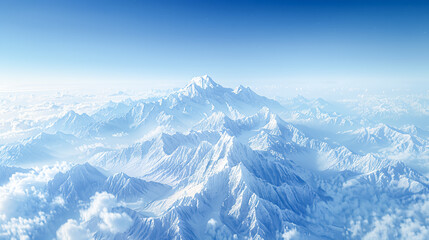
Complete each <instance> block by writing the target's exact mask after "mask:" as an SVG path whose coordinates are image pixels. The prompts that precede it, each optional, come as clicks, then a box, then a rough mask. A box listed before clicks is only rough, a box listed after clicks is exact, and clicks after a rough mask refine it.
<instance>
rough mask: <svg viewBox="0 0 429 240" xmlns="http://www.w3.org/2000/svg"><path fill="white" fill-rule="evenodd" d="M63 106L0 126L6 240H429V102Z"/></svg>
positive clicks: (245, 90) (187, 100) (218, 94)
mask: <svg viewBox="0 0 429 240" xmlns="http://www.w3.org/2000/svg"><path fill="white" fill-rule="evenodd" d="M0 97H2V98H3V99H4V100H2V101H1V102H0V104H4V106H5V109H6V107H7V106H9V105H10V104H11V101H10V100H8V96H3V95H2V96H0ZM9 97H10V96H9ZM16 98H17V96H15V99H16ZM34 98H37V96H35V97H34ZM54 99H57V100H56V102H54V103H53V100H49V99H48V100H47V99H45V98H41V100H40V102H42V103H40V104H39V105H31V107H32V108H30V107H27V108H26V107H25V106H30V105H29V104H27V105H25V104H22V105H23V106H22V107H21V108H22V109H24V110H23V111H25V112H27V111H28V112H29V113H28V114H22V113H21V112H19V111H18V113H21V114H18V113H17V114H16V116H13V114H12V113H13V109H11V111H10V112H11V113H9V114H5V115H3V117H2V118H1V119H0V131H1V132H0V140H1V141H0V239H428V238H429V179H428V176H429V163H428V160H429V144H428V143H429V130H428V129H429V125H428V123H429V98H428V97H427V96H413V97H409V96H407V97H403V98H401V97H392V98H388V97H383V96H370V97H366V98H357V99H343V100H340V101H332V102H331V101H327V100H324V99H321V98H316V99H307V98H304V97H303V96H298V97H295V98H292V99H287V100H283V101H276V100H273V99H270V98H267V97H264V96H261V95H258V94H257V93H255V92H254V91H253V90H252V89H250V88H249V87H244V86H241V85H240V86H239V87H237V88H235V89H232V88H227V87H223V86H221V85H220V84H218V83H216V82H215V81H213V80H212V79H211V78H210V77H209V76H207V75H205V76H201V77H195V78H193V79H192V80H191V81H190V82H189V83H188V84H187V85H186V86H184V87H183V88H181V89H178V90H174V91H169V92H167V93H165V94H161V95H160V94H158V95H157V96H150V97H141V96H140V95H139V96H138V97H135V98H130V97H129V96H128V95H125V94H117V95H109V96H107V97H106V98H105V99H103V101H100V100H94V98H93V97H92V96H90V95H88V96H86V98H85V97H82V96H81V97H76V98H73V97H72V96H70V95H60V96H55V98H54ZM58 99H60V100H58ZM113 100H114V101H113ZM91 101H92V102H91ZM2 106H3V105H2ZM36 113H38V114H39V115H38V116H37V117H36V115H35V114H36ZM42 113H43V114H42Z"/></svg>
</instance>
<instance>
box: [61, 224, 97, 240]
mask: <svg viewBox="0 0 429 240" xmlns="http://www.w3.org/2000/svg"><path fill="white" fill-rule="evenodd" d="M90 237H91V235H90V233H89V231H88V230H87V229H84V228H83V227H82V226H81V225H80V224H78V223H77V222H76V221H75V220H73V219H69V220H68V221H67V222H66V223H64V224H63V225H62V226H61V227H60V228H59V229H58V231H57V238H58V240H88V239H90Z"/></svg>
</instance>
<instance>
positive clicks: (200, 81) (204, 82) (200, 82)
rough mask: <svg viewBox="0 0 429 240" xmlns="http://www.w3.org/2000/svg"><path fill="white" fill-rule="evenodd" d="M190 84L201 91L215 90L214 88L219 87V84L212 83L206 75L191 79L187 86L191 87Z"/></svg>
mask: <svg viewBox="0 0 429 240" xmlns="http://www.w3.org/2000/svg"><path fill="white" fill-rule="evenodd" d="M192 84H194V85H196V86H198V87H200V88H202V89H207V88H215V87H217V86H219V84H217V83H216V82H214V81H213V79H212V78H211V77H209V76H208V75H204V76H201V77H194V78H192V80H191V82H190V84H189V85H192Z"/></svg>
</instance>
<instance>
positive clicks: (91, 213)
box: [57, 192, 133, 239]
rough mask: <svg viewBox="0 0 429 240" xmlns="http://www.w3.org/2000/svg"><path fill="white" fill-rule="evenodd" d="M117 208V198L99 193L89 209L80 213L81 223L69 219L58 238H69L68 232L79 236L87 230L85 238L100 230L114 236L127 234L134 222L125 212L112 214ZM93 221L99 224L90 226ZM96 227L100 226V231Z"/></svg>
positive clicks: (92, 200)
mask: <svg viewBox="0 0 429 240" xmlns="http://www.w3.org/2000/svg"><path fill="white" fill-rule="evenodd" d="M117 206H118V204H117V202H116V199H115V196H113V195H112V194H109V193H106V192H101V193H99V192H97V193H95V194H94V196H92V197H91V203H90V204H89V207H88V208H87V209H83V210H81V211H80V222H79V223H78V222H76V221H75V220H72V219H69V220H68V221H67V223H65V224H64V225H63V226H61V227H60V228H59V229H58V231H57V236H59V235H61V234H62V235H61V236H66V237H67V236H69V235H67V233H69V231H68V230H70V231H72V233H75V232H76V233H77V234H80V233H82V231H81V230H85V236H88V235H92V234H93V233H95V232H97V231H99V230H101V231H105V232H110V233H112V234H116V233H122V232H125V231H127V230H128V229H129V228H130V227H131V225H132V224H133V220H132V219H131V217H130V216H128V215H127V214H126V213H124V212H123V213H116V212H111V210H112V209H113V208H115V207H117ZM93 221H95V222H98V224H96V225H93V224H88V223H89V222H93ZM90 225H91V226H90ZM94 226H98V228H99V229H97V228H95V227H94ZM60 239H74V238H60Z"/></svg>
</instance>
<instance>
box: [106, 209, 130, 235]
mask: <svg viewBox="0 0 429 240" xmlns="http://www.w3.org/2000/svg"><path fill="white" fill-rule="evenodd" d="M100 218H101V220H102V221H103V222H102V223H100V225H99V226H100V228H101V229H102V230H105V231H110V232H111V233H122V232H125V231H127V230H128V229H129V228H130V227H131V225H132V224H133V220H132V219H131V218H130V217H129V216H128V215H127V214H126V213H113V212H107V211H106V210H103V211H102V212H101V213H100Z"/></svg>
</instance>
